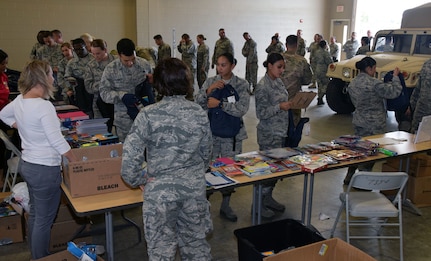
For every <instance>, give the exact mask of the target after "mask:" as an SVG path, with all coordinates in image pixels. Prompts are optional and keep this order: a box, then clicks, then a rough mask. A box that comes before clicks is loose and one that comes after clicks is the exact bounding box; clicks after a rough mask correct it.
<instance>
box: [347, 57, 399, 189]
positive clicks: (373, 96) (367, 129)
mask: <svg viewBox="0 0 431 261" xmlns="http://www.w3.org/2000/svg"><path fill="white" fill-rule="evenodd" d="M356 69H358V70H360V73H359V74H358V75H357V76H356V77H355V78H354V79H353V80H352V82H351V83H350V84H349V87H348V88H347V91H348V93H349V95H350V99H351V100H352V103H353V105H354V106H355V111H354V112H353V119H352V123H353V127H354V130H355V135H358V136H370V135H376V134H383V133H385V128H386V118H387V111H386V106H385V99H393V98H396V97H398V96H399V95H400V93H401V91H402V86H401V83H400V79H399V77H398V74H399V72H400V70H399V69H398V68H395V69H394V77H393V79H392V82H389V83H383V82H382V81H381V80H379V79H376V78H374V75H375V73H376V61H375V60H374V59H373V58H371V57H365V58H363V59H362V60H360V61H358V62H356ZM373 165H374V163H371V164H362V165H359V166H358V167H356V166H352V167H349V168H348V171H347V175H346V178H345V179H344V184H346V185H347V184H349V183H350V179H351V178H352V176H353V174H354V173H355V171H356V168H359V169H360V170H365V171H370V170H371V169H372V168H373Z"/></svg>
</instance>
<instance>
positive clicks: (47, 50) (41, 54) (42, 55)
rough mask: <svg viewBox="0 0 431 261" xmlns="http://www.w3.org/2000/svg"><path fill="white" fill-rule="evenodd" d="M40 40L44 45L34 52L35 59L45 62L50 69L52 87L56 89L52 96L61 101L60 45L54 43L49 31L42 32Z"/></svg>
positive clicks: (61, 54)
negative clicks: (52, 77)
mask: <svg viewBox="0 0 431 261" xmlns="http://www.w3.org/2000/svg"><path fill="white" fill-rule="evenodd" d="M42 39H43V42H44V43H45V44H44V45H42V46H41V47H39V48H38V49H37V50H36V59H38V60H43V61H47V62H48V63H49V65H50V66H51V68H52V73H53V76H54V79H55V82H54V86H55V87H56V88H57V91H56V93H55V94H54V96H55V99H56V100H62V96H61V88H60V87H59V86H58V79H57V73H58V64H59V63H60V61H61V59H63V53H62V52H61V46H60V44H58V43H56V42H55V41H54V37H53V33H52V32H50V31H43V32H42Z"/></svg>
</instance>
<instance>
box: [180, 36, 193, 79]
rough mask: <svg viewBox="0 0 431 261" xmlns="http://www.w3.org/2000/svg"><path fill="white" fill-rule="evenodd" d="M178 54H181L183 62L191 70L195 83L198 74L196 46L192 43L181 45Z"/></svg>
mask: <svg viewBox="0 0 431 261" xmlns="http://www.w3.org/2000/svg"><path fill="white" fill-rule="evenodd" d="M177 49H178V52H180V53H181V60H182V61H183V62H184V63H185V64H186V65H187V66H188V67H189V68H190V71H191V72H192V78H193V81H194V79H195V74H196V46H195V44H194V43H193V42H192V41H190V42H189V43H188V44H185V43H180V44H179V45H178V46H177Z"/></svg>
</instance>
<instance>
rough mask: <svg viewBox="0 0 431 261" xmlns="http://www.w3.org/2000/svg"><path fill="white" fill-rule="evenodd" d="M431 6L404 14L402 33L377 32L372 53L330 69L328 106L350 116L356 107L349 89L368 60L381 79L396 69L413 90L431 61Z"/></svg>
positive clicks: (419, 7)
mask: <svg viewBox="0 0 431 261" xmlns="http://www.w3.org/2000/svg"><path fill="white" fill-rule="evenodd" d="M430 14H431V3H427V4H424V5H421V6H418V7H415V8H412V9H408V10H406V11H404V13H403V19H402V22H401V29H393V30H381V31H378V32H377V33H376V35H375V37H374V39H373V46H372V49H371V52H368V53H367V54H366V55H357V56H354V57H353V58H352V59H349V60H344V61H341V62H337V63H333V64H331V65H329V66H328V71H327V73H326V75H327V76H328V77H329V78H330V82H329V84H328V88H327V91H326V101H327V103H328V106H329V107H330V108H331V109H332V110H333V111H335V112H337V113H340V114H347V113H351V112H353V111H354V110H355V107H354V106H353V104H352V103H351V101H350V98H349V95H348V94H347V91H346V87H347V86H348V85H349V83H350V81H352V79H353V78H355V76H356V75H358V73H359V71H358V70H357V69H356V67H355V64H356V62H357V61H359V60H361V59H362V58H364V57H365V56H370V57H373V58H374V59H375V60H376V61H377V68H376V75H375V77H376V78H378V79H382V80H383V78H384V76H385V74H386V73H387V72H389V71H391V70H393V69H394V68H395V67H398V68H400V71H401V72H402V74H403V76H404V78H405V82H406V86H407V87H410V88H413V87H415V86H416V83H417V81H418V78H419V72H420V70H421V68H422V65H423V64H424V62H425V61H427V60H429V59H431V15H430Z"/></svg>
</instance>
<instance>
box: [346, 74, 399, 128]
mask: <svg viewBox="0 0 431 261" xmlns="http://www.w3.org/2000/svg"><path fill="white" fill-rule="evenodd" d="M401 90H402V87H401V83H400V79H399V78H398V76H395V77H393V80H392V83H383V82H382V81H380V80H378V79H376V78H374V77H371V76H369V75H368V74H366V73H363V72H361V73H359V74H358V76H356V77H355V78H354V79H353V80H352V82H351V83H350V84H349V87H348V88H347V91H348V93H349V95H350V99H351V100H352V103H353V105H354V106H355V108H356V109H355V111H354V112H353V120H352V123H353V126H354V128H355V134H356V135H359V136H368V135H375V134H382V133H385V127H386V117H387V111H386V106H385V99H393V98H396V97H398V96H399V95H400V93H401Z"/></svg>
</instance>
